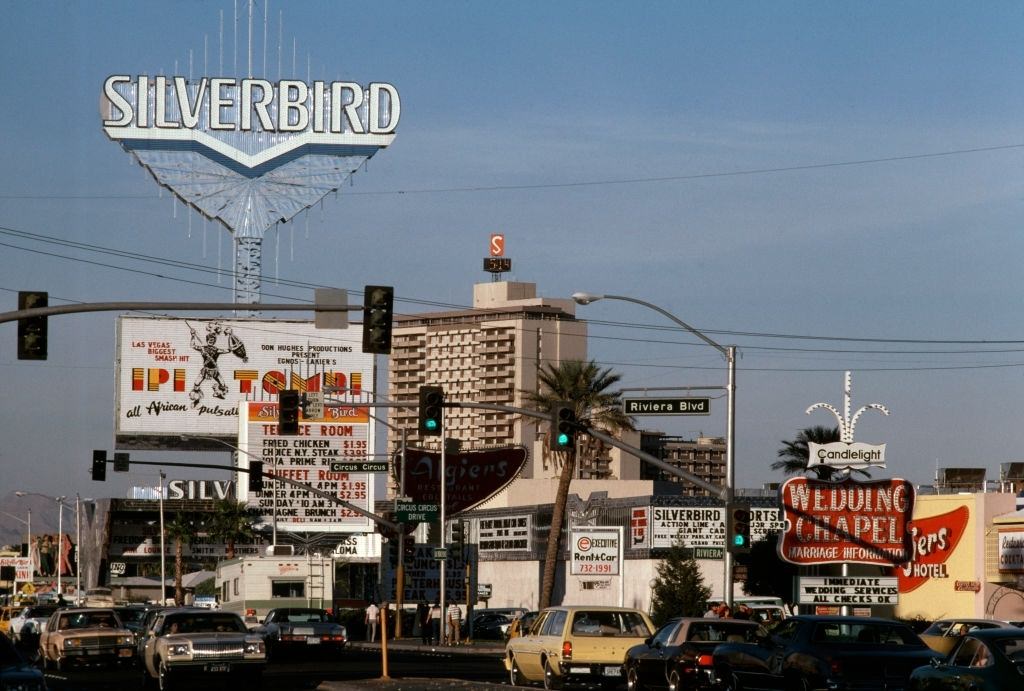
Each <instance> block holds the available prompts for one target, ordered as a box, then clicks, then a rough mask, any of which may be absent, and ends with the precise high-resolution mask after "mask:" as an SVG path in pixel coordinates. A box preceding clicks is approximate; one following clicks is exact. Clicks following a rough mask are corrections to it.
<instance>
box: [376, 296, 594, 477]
mask: <svg viewBox="0 0 1024 691" xmlns="http://www.w3.org/2000/svg"><path fill="white" fill-rule="evenodd" d="M575 307H576V305H575V303H573V301H572V300H570V299H554V298H538V297H537V287H536V285H535V284H533V283H513V282H504V281H502V282H491V283H478V284H476V285H474V286H473V309H468V310H457V311H449V312H429V313H423V314H416V315H405V316H400V315H396V316H395V320H394V328H393V331H392V339H391V343H392V346H391V357H390V361H389V366H390V370H389V372H388V398H389V399H390V400H393V401H416V400H417V397H418V394H419V387H420V386H422V385H424V384H431V385H436V386H441V387H443V388H444V391H445V397H446V398H447V399H448V400H452V401H463V402H474V403H489V404H499V405H507V406H515V407H520V408H525V407H529V406H528V405H527V403H526V398H525V396H524V392H533V391H537V390H538V388H539V385H538V383H537V371H538V369H539V368H540V366H541V365H543V364H546V363H553V364H556V363H558V362H560V361H562V360H583V359H586V356H587V325H586V324H585V323H584V322H581V321H577V319H576V314H575V312H576V309H575ZM417 416H418V413H417V410H416V408H389V409H388V422H389V423H390V424H391V425H392V428H391V430H389V435H388V436H389V440H390V442H391V447H392V449H394V448H397V446H398V444H399V442H400V439H401V436H400V435H399V434H395V433H394V431H393V430H394V429H404V430H406V434H407V435H408V441H409V443H410V444H411V445H418V446H425V447H428V448H436V447H437V445H438V444H439V443H440V439H441V437H429V438H426V439H419V438H418V431H417V426H418V425H417ZM538 422H539V423H540V424H537V423H538ZM544 431H545V429H544V424H543V422H540V421H536V420H535V418H523V417H522V416H519V415H515V414H513V413H507V412H501V411H493V410H482V409H473V408H446V409H445V434H444V436H445V437H448V438H452V439H458V440H459V441H460V442H461V443H462V448H463V449H464V450H474V449H486V448H493V447H496V446H508V445H513V444H514V445H522V446H525V447H526V448H527V449H528V450H530V455H531V457H532V456H533V455H534V454H533V450H534V441H535V440H536V439H537V438H538V437H539V435H542V434H543V433H544ZM531 466H532V464H528V466H527V468H526V470H525V472H524V477H532V467H531Z"/></svg>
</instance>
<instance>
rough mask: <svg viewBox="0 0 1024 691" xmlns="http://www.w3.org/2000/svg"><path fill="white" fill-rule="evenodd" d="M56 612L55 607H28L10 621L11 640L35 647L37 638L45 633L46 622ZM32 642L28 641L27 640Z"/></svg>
mask: <svg viewBox="0 0 1024 691" xmlns="http://www.w3.org/2000/svg"><path fill="white" fill-rule="evenodd" d="M56 611H57V605H29V606H28V607H26V608H25V609H23V610H21V612H19V613H18V615H17V616H15V617H14V618H12V619H11V625H10V632H11V640H13V641H14V642H15V643H18V644H24V643H29V644H31V645H32V647H35V643H37V642H38V636H39V635H40V634H41V633H43V632H44V631H46V621H47V619H49V618H50V615H51V614H53V613H54V612H56ZM30 637H31V638H32V640H28V638H30Z"/></svg>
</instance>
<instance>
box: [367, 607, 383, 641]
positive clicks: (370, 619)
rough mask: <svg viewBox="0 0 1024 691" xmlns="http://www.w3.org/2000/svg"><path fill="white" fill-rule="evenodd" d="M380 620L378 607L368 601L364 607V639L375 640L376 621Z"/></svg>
mask: <svg viewBox="0 0 1024 691" xmlns="http://www.w3.org/2000/svg"><path fill="white" fill-rule="evenodd" d="M378 621H380V608H379V607H377V604H376V603H375V602H372V601H371V602H370V604H369V606H368V607H367V608H366V640H368V641H370V642H371V643H373V642H374V641H376V640H377V622H378Z"/></svg>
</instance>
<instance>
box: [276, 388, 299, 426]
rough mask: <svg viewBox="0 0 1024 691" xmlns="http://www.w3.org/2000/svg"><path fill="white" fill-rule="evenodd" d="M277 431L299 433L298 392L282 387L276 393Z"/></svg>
mask: <svg viewBox="0 0 1024 691" xmlns="http://www.w3.org/2000/svg"><path fill="white" fill-rule="evenodd" d="M277 433H278V434H279V435H284V434H298V433H299V392H298V391H297V390H296V389H284V390H283V391H281V392H279V393H278V394H277Z"/></svg>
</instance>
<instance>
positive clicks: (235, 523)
mask: <svg viewBox="0 0 1024 691" xmlns="http://www.w3.org/2000/svg"><path fill="white" fill-rule="evenodd" d="M259 515H260V514H259V512H258V511H257V510H255V509H251V508H249V507H248V506H246V505H245V502H237V501H233V500H231V499H222V500H220V501H218V502H217V507H216V511H215V512H214V514H213V519H212V523H211V525H210V535H211V536H212V537H213V538H215V539H217V540H221V541H223V542H224V551H225V557H226V558H227V559H234V558H235V543H237V542H239V541H242V540H253V539H254V538H255V537H256V534H257V533H256V524H257V522H258V521H259Z"/></svg>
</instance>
